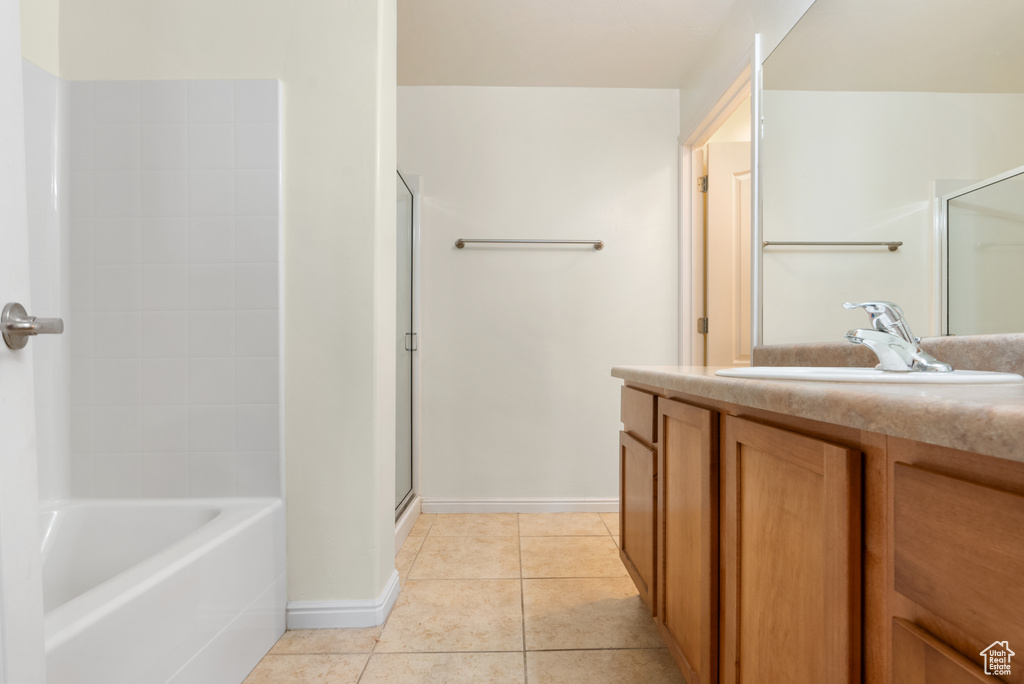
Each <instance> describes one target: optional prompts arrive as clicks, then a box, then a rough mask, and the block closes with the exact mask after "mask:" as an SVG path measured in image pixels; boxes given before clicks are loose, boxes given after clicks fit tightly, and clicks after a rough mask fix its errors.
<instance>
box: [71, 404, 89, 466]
mask: <svg viewBox="0 0 1024 684" xmlns="http://www.w3.org/2000/svg"><path fill="white" fill-rule="evenodd" d="M94 430H95V417H94V416H93V407H92V406H72V407H71V453H73V454H91V453H92V436H93V432H94Z"/></svg>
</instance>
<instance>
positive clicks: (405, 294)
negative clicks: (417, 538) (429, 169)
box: [395, 174, 416, 517]
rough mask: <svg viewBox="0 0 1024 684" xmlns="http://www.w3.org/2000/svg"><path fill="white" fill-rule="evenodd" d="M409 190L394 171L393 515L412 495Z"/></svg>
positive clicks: (414, 345) (411, 282)
mask: <svg viewBox="0 0 1024 684" xmlns="http://www.w3.org/2000/svg"><path fill="white" fill-rule="evenodd" d="M412 208H413V207H412V192H411V191H410V190H409V186H408V185H406V183H405V180H404V179H403V178H402V174H398V219H397V224H398V225H397V230H398V249H397V252H398V276H397V278H398V283H397V284H398V289H397V296H398V305H397V318H396V321H395V333H396V337H397V341H396V344H395V349H396V352H395V353H396V354H397V357H396V363H395V371H396V372H395V376H396V379H395V515H396V517H397V516H398V515H400V514H401V513H402V510H403V509H404V508H405V505H406V504H407V503H408V502H409V500H411V499H412V494H413V492H412V448H413V447H412V444H413V439H412V435H413V433H412V421H413V414H412V402H413V394H412V382H413V378H412V368H413V353H414V351H415V349H416V335H415V334H414V332H413V317H412V312H413V309H412V305H413V294H412V290H413V216H412Z"/></svg>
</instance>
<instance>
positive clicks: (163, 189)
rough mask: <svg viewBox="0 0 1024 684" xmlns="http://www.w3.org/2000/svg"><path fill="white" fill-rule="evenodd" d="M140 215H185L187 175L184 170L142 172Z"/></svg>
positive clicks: (187, 200)
mask: <svg viewBox="0 0 1024 684" xmlns="http://www.w3.org/2000/svg"><path fill="white" fill-rule="evenodd" d="M141 207H142V215H143V216H154V217H168V216H187V215H188V207H189V199H188V176H187V173H186V172H185V171H143V172H142V204H141Z"/></svg>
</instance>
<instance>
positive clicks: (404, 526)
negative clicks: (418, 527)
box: [395, 494, 422, 554]
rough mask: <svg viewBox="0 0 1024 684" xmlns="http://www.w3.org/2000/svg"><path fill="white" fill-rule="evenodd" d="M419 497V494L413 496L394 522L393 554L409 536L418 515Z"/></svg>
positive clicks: (420, 501)
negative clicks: (400, 515)
mask: <svg viewBox="0 0 1024 684" xmlns="http://www.w3.org/2000/svg"><path fill="white" fill-rule="evenodd" d="M421 503H422V499H420V497H419V494H417V495H415V496H414V497H413V500H412V501H410V502H409V505H408V506H406V508H405V511H404V512H403V513H402V517H400V518H399V519H398V520H397V521H396V522H395V554H397V553H398V551H399V550H400V549H401V548H402V544H404V543H405V540H406V539H408V538H409V533H410V532H412V527H413V525H415V524H416V520H417V519H418V518H419V517H420V504H421Z"/></svg>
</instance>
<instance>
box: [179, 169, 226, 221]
mask: <svg viewBox="0 0 1024 684" xmlns="http://www.w3.org/2000/svg"><path fill="white" fill-rule="evenodd" d="M234 210H235V177H234V174H233V173H232V172H231V171H189V172H188V213H189V216H231V215H232V214H233V213H234Z"/></svg>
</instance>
